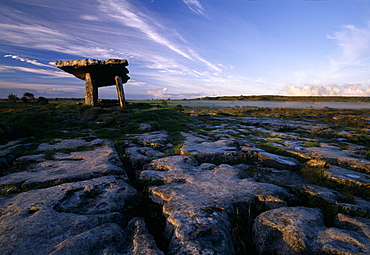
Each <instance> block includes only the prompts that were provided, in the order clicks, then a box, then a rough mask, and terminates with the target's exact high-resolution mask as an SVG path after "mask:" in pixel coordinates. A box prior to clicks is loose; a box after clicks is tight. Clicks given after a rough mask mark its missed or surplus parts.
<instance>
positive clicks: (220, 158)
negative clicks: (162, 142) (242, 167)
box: [180, 133, 246, 163]
mask: <svg viewBox="0 0 370 255" xmlns="http://www.w3.org/2000/svg"><path fill="white" fill-rule="evenodd" d="M182 135H183V136H184V138H185V140H184V143H183V147H182V148H181V149H180V154H181V155H184V156H187V155H191V156H194V157H196V158H197V159H198V160H200V161H202V162H210V163H211V162H217V163H233V162H236V161H238V160H240V159H244V158H246V154H245V153H243V152H242V151H241V150H240V149H239V148H238V145H237V144H236V142H235V141H233V140H217V141H211V140H207V139H204V138H202V137H199V136H196V135H193V134H189V133H182Z"/></svg>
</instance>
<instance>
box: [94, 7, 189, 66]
mask: <svg viewBox="0 0 370 255" xmlns="http://www.w3.org/2000/svg"><path fill="white" fill-rule="evenodd" d="M100 3H101V9H102V10H104V11H105V12H106V13H107V14H108V15H109V16H111V17H112V18H114V19H116V20H118V21H120V22H121V23H122V24H124V25H125V26H128V27H132V28H135V29H138V30H139V31H141V32H142V33H143V34H145V35H146V36H147V37H148V38H149V39H150V40H152V41H154V42H156V43H159V44H161V45H163V46H165V47H167V48H169V49H171V50H173V51H174V52H176V53H178V54H180V55H181V56H183V57H185V58H188V59H191V56H190V55H189V54H187V53H186V52H185V51H184V50H182V49H180V47H178V45H176V44H175V43H173V42H171V41H170V40H168V39H167V38H166V37H165V36H163V35H161V33H159V32H158V31H157V30H158V25H157V27H156V26H155V25H154V24H156V22H155V21H154V20H153V19H151V18H150V17H149V16H147V15H145V14H144V13H142V12H140V11H139V10H135V9H134V7H133V6H132V5H131V4H130V3H129V2H128V1H125V0H122V1H119V2H118V1H115V0H104V1H100ZM161 29H163V27H161Z"/></svg>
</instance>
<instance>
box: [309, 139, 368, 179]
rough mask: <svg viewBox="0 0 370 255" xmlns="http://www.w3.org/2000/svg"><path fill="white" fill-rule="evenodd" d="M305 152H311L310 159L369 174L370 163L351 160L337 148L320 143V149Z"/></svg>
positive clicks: (362, 160)
mask: <svg viewBox="0 0 370 255" xmlns="http://www.w3.org/2000/svg"><path fill="white" fill-rule="evenodd" d="M305 150H306V151H308V152H311V153H312V154H311V157H312V158H317V159H321V160H324V161H326V162H328V163H329V164H331V165H338V166H341V167H344V168H351V169H354V170H358V171H362V172H370V161H368V160H365V159H358V158H353V157H351V156H349V155H348V153H346V152H344V151H342V150H341V149H340V148H339V147H336V146H333V145H330V144H326V143H321V147H308V148H305Z"/></svg>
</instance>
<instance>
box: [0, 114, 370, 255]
mask: <svg viewBox="0 0 370 255" xmlns="http://www.w3.org/2000/svg"><path fill="white" fill-rule="evenodd" d="M344 129H345V130H344ZM146 131H149V130H146V129H143V130H141V132H142V133H141V134H129V135H127V136H126V137H125V140H124V141H121V142H120V146H121V148H120V151H121V152H120V153H121V154H122V155H120V154H119V153H117V151H116V148H115V144H114V143H113V142H112V141H110V140H105V139H98V138H96V137H93V138H91V137H89V138H76V139H65V140H63V139H54V140H52V141H51V142H49V143H41V144H39V145H38V146H37V148H36V149H35V150H34V151H33V153H30V154H29V155H25V156H22V157H18V158H15V157H14V156H13V155H12V151H13V150H15V149H17V148H19V146H28V145H26V144H22V142H20V141H14V142H11V143H8V144H7V145H3V146H1V147H0V150H1V151H0V155H3V157H4V158H5V157H6V159H4V162H5V163H6V164H10V163H11V162H13V163H14V164H15V165H17V166H19V169H18V170H17V171H14V172H12V173H9V174H7V175H4V176H1V177H0V189H1V194H2V196H1V197H0V247H1V254H153V255H154V254H159V255H160V254H192V255H193V254H194V255H196V254H369V253H370V246H369V243H370V242H369V240H370V221H369V218H370V197H369V196H370V195H369V189H370V186H369V185H370V181H369V180H370V175H369V171H370V168H369V166H370V161H369V160H368V158H367V156H366V151H367V150H368V149H369V148H368V146H366V145H363V144H362V145H358V144H356V143H352V142H351V141H352V140H346V139H351V138H352V137H353V136H355V135H356V134H354V132H357V131H358V130H354V129H350V128H343V127H341V128H340V129H338V128H337V127H335V126H332V125H330V124H326V123H314V122H311V121H308V120H292V121H286V120H282V119H280V118H272V117H269V118H268V117H265V118H257V117H245V116H244V117H232V116H210V117H207V118H203V119H202V118H199V119H198V121H197V122H196V123H195V124H193V129H192V131H189V132H186V133H185V132H183V133H182V137H183V141H182V144H181V146H178V147H177V148H179V149H178V151H175V150H174V145H173V144H172V142H173V141H172V138H171V137H170V135H169V134H168V133H167V132H165V131H153V132H146ZM319 132H324V133H325V134H326V136H325V137H324V136H323V135H320V136H319V135H317V134H318V133H319ZM366 134H367V135H369V134H368V133H366ZM366 134H365V133H362V134H361V137H363V136H364V135H366ZM328 137H329V138H328ZM338 139H339V140H338ZM361 139H363V138H361ZM354 141H355V140H354ZM122 160H123V162H122ZM0 162H2V161H0ZM9 162H10V163H9ZM137 183H140V184H142V185H144V184H145V185H147V186H146V187H147V188H146V190H145V192H143V190H139V189H138V188H137V187H138V185H137ZM135 185H136V186H135ZM134 187H135V188H134ZM349 191H350V192H349ZM143 196H146V198H147V199H148V200H143V201H145V203H144V204H140V205H139V200H140V197H141V198H142V197H143ZM149 200H150V202H149ZM154 208H159V210H156V209H154ZM143 211H145V213H147V214H149V215H151V216H150V217H146V218H143V217H140V216H139V214H141V213H143ZM153 223H158V225H163V228H157V229H156V228H154V229H153V228H152V227H149V226H151V225H152V224H153Z"/></svg>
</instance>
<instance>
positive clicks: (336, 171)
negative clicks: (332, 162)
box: [325, 166, 370, 185]
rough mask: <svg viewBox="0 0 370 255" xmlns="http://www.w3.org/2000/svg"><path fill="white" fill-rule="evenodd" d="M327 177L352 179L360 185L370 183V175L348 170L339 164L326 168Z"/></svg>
mask: <svg viewBox="0 0 370 255" xmlns="http://www.w3.org/2000/svg"><path fill="white" fill-rule="evenodd" d="M325 172H326V173H327V177H328V178H330V179H334V180H344V181H351V182H354V183H356V184H358V185H370V175H368V174H364V173H359V172H356V171H352V170H348V169H345V168H341V167H338V166H331V167H330V168H328V169H326V170H325Z"/></svg>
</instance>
